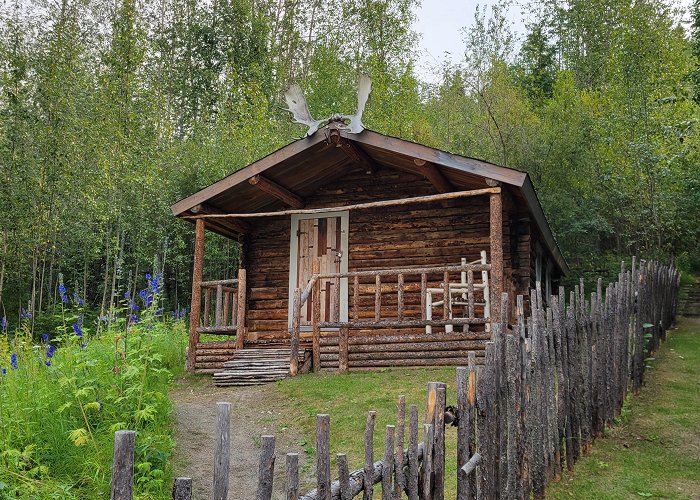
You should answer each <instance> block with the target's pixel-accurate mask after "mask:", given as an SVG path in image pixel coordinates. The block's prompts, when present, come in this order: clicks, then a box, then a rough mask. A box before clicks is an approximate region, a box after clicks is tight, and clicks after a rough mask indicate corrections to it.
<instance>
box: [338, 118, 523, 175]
mask: <svg viewBox="0 0 700 500" xmlns="http://www.w3.org/2000/svg"><path fill="white" fill-rule="evenodd" d="M341 135H342V136H343V137H347V138H348V139H350V140H352V141H355V142H358V143H360V144H366V145H368V146H374V147H376V148H380V149H384V150H387V151H390V152H393V153H396V154H400V155H404V156H409V157H411V158H414V159H419V160H425V161H426V162H431V163H434V164H437V165H443V166H446V167H452V168H456V169H458V170H462V171H463V172H467V173H470V174H473V175H476V176H480V177H490V178H491V179H495V180H497V181H501V182H504V183H506V184H511V185H513V186H518V187H520V186H522V185H523V182H524V179H525V177H526V176H527V174H526V173H524V172H520V171H519V170H514V169H511V168H506V167H499V166H498V165H494V164H492V163H488V162H485V161H483V160H477V159H475V158H468V157H466V156H459V155H453V154H451V153H448V152H446V151H441V150H439V149H434V148H431V147H429V146H424V145H422V144H418V143H415V142H411V141H406V140H403V139H398V138H396V137H391V136H386V135H382V134H379V133H377V132H373V131H371V130H368V129H365V130H364V131H363V132H361V133H359V134H349V133H348V132H347V131H346V130H341Z"/></svg>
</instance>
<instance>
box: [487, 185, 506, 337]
mask: <svg viewBox="0 0 700 500" xmlns="http://www.w3.org/2000/svg"><path fill="white" fill-rule="evenodd" d="M489 212H490V224H489V241H490V257H491V277H490V278H491V281H490V284H489V288H490V293H491V319H492V324H493V323H495V322H497V321H498V320H499V319H500V317H501V312H500V305H501V304H500V300H499V298H500V296H501V293H502V292H503V200H502V198H501V192H500V191H498V192H497V193H492V194H490V195H489Z"/></svg>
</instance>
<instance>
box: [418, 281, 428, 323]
mask: <svg viewBox="0 0 700 500" xmlns="http://www.w3.org/2000/svg"><path fill="white" fill-rule="evenodd" d="M427 289H428V275H427V274H425V273H421V275H420V319H422V320H423V321H425V320H426V315H427V312H426V309H425V300H426V295H425V294H426V290H427Z"/></svg>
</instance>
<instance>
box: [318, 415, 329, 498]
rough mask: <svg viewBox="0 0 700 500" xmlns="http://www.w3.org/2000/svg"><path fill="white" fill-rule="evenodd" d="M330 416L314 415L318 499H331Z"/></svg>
mask: <svg viewBox="0 0 700 500" xmlns="http://www.w3.org/2000/svg"><path fill="white" fill-rule="evenodd" d="M330 431H331V418H330V416H329V415H327V414H319V415H316V481H317V488H318V489H317V491H318V497H317V499H318V500H331V452H330V441H331V437H330Z"/></svg>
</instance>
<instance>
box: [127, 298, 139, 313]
mask: <svg viewBox="0 0 700 500" xmlns="http://www.w3.org/2000/svg"><path fill="white" fill-rule="evenodd" d="M129 309H131V310H132V311H134V312H136V311H138V310H139V306H137V305H136V301H134V300H131V301H129Z"/></svg>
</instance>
